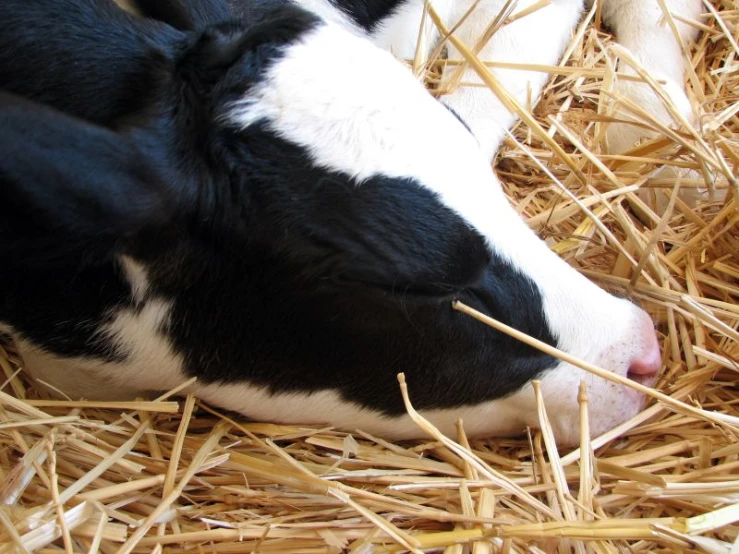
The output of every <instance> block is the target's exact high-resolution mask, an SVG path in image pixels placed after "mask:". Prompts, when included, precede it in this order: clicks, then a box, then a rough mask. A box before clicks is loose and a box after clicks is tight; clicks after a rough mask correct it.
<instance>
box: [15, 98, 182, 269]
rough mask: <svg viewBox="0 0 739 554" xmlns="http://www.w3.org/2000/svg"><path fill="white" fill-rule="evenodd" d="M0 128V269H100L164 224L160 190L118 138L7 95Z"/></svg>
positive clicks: (167, 205)
mask: <svg viewBox="0 0 739 554" xmlns="http://www.w3.org/2000/svg"><path fill="white" fill-rule="evenodd" d="M0 129H2V132H0V259H2V260H3V264H2V265H3V266H4V269H5V270H23V269H24V268H30V267H31V266H45V267H48V266H50V265H51V266H53V265H54V264H57V263H69V260H70V257H73V258H74V259H75V260H77V261H78V262H79V261H81V260H84V261H85V262H86V263H99V262H102V261H104V260H107V259H110V258H111V257H112V256H114V255H116V254H118V253H123V252H125V251H126V249H127V248H128V247H129V246H130V245H131V243H132V241H133V240H134V238H135V237H136V236H138V235H139V234H141V233H143V232H145V231H146V230H148V229H153V228H155V227H157V226H161V225H162V224H163V223H164V222H166V221H167V220H169V219H171V213H172V210H173V202H172V199H171V194H170V192H169V191H170V189H169V187H168V186H167V183H166V182H165V180H164V179H163V178H162V177H161V176H160V172H159V171H157V170H156V169H155V168H154V167H153V165H152V163H151V162H150V161H149V160H148V159H147V158H146V157H145V156H144V155H143V154H142V153H141V152H140V151H139V149H138V148H137V147H136V146H135V144H133V143H132V142H131V141H129V140H127V139H125V138H123V137H122V136H120V135H118V134H116V133H113V132H111V131H109V130H106V129H103V128H101V127H97V126H94V125H91V124H88V123H85V122H83V121H81V120H78V119H74V118H72V117H69V116H67V115H64V114H61V113H59V112H56V111H53V110H51V109H49V108H47V107H44V106H41V105H39V104H35V103H32V102H29V101H26V100H21V99H19V98H18V97H15V96H11V95H7V94H0Z"/></svg>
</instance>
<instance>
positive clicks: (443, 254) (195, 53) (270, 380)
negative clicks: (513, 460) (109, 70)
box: [0, 0, 660, 442]
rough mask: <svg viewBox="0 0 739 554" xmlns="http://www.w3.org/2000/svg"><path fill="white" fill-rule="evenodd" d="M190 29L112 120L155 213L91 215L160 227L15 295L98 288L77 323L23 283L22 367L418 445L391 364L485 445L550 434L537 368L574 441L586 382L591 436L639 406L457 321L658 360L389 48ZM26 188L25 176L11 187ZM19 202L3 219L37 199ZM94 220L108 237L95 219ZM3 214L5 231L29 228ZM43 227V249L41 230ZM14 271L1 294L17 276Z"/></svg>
mask: <svg viewBox="0 0 739 554" xmlns="http://www.w3.org/2000/svg"><path fill="white" fill-rule="evenodd" d="M75 2H76V3H78V4H79V0H75ZM82 4H85V2H82ZM90 9H91V10H92V11H94V9H93V8H90ZM95 9H97V8H95ZM160 15H161V14H160ZM180 17H181V18H180V19H179V20H178V21H184V22H185V23H183V24H182V25H180V27H194V29H193V30H187V31H183V32H180V33H179V34H176V35H175V34H172V35H171V36H172V37H174V38H173V39H172V41H171V46H168V47H167V48H164V49H163V52H164V54H165V58H167V60H168V61H167V63H166V64H164V65H163V64H162V62H161V57H162V52H161V51H159V52H158V54H157V59H158V60H159V61H158V62H157V63H158V67H165V66H166V68H167V71H168V73H167V76H166V78H165V79H162V77H161V76H159V77H158V84H157V96H156V98H153V99H152V100H151V101H150V102H149V104H147V106H146V108H145V109H141V108H140V107H137V110H138V111H137V112H136V113H132V114H126V117H124V118H117V119H116V121H115V122H110V123H107V122H103V123H104V124H109V125H111V126H117V127H118V132H119V134H125V136H126V140H127V141H129V143H130V142H131V141H132V142H133V143H136V144H139V145H141V144H143V145H146V151H147V157H146V160H148V161H147V162H146V164H147V166H148V165H152V166H155V167H159V166H160V173H164V174H166V178H156V179H153V180H152V181H151V182H153V183H155V184H156V186H155V190H156V195H155V197H156V198H157V199H158V200H157V201H156V202H143V201H139V200H138V199H141V198H144V199H146V198H147V197H148V196H147V194H143V195H142V193H141V190H140V186H139V185H138V184H137V181H131V180H129V179H113V181H114V182H115V183H116V185H115V186H116V187H125V188H127V190H128V195H126V194H124V195H123V196H127V197H128V198H129V199H130V201H129V202H125V201H124V202H105V203H101V209H106V210H109V211H110V215H111V217H114V216H117V215H118V214H119V212H120V211H121V210H126V209H132V210H134V209H135V210H137V211H136V213H140V205H141V204H142V203H143V204H146V205H147V206H148V207H149V210H148V211H147V217H146V218H145V221H146V225H143V226H141V225H130V226H127V227H126V228H125V230H124V229H118V228H116V227H115V226H111V227H110V229H111V230H112V232H115V233H118V234H119V235H120V239H121V240H115V241H112V242H110V243H105V244H106V245H107V246H106V248H107V251H106V252H105V253H104V254H100V255H98V256H97V257H96V258H95V259H94V260H89V258H88V262H87V263H86V264H81V263H80V257H79V255H78V253H79V249H77V250H75V253H74V255H72V254H69V253H64V263H66V264H67V267H66V271H67V272H68V273H69V272H72V273H75V274H78V275H81V276H82V277H81V279H83V282H84V283H85V284H86V287H79V286H77V287H76V286H75V284H74V282H72V283H70V284H65V286H64V287H63V289H64V290H63V292H62V293H61V294H62V295H63V296H64V297H65V299H64V301H59V299H58V298H57V299H55V298H44V297H43V296H44V294H46V293H45V289H44V288H43V287H42V286H40V285H39V286H38V287H37V288H36V289H34V290H28V288H27V287H26V288H25V289H23V291H24V292H23V294H25V296H26V297H31V296H33V297H34V298H36V299H37V300H35V301H39V300H38V299H39V298H40V299H41V300H40V301H42V302H50V303H51V302H54V301H55V300H56V301H57V305H64V306H68V307H69V306H74V305H75V302H77V301H78V300H79V299H81V298H85V299H86V300H85V301H84V304H85V305H86V306H89V309H88V310H87V311H85V312H84V313H83V312H79V311H75V310H76V308H72V307H69V308H68V309H69V313H63V312H64V310H62V309H57V310H56V311H54V313H53V314H51V315H52V318H51V320H47V321H45V322H43V323H41V322H39V321H38V320H32V321H31V322H29V321H27V319H28V318H25V319H24V316H23V313H24V310H26V311H27V308H24V302H28V301H29V298H21V297H22V296H23V294H21V295H18V296H17V297H15V299H14V300H13V301H7V302H6V303H5V304H0V306H2V307H3V312H0V320H2V321H4V322H5V324H6V326H7V327H8V328H9V329H10V330H11V331H12V332H13V333H14V334H15V335H16V337H17V338H18V339H19V343H20V344H22V345H25V347H26V349H27V350H29V351H33V352H34V353H35V354H34V355H29V356H28V357H27V361H28V360H29V359H32V358H34V356H35V358H34V359H37V360H39V363H38V364H33V363H29V365H37V366H41V365H44V364H46V365H48V364H49V363H52V362H53V361H54V360H56V361H58V360H59V358H60V357H61V356H64V357H67V358H70V357H73V358H75V359H76V360H77V363H78V365H79V366H80V367H82V366H84V367H85V368H88V370H89V372H88V374H89V375H96V376H98V377H99V376H105V379H106V380H107V382H108V383H109V386H108V389H107V390H105V391H102V392H101V394H105V395H108V394H109V393H111V390H110V389H111V388H115V387H120V388H121V389H125V390H130V389H131V388H133V389H135V390H151V389H158V388H166V387H170V386H175V385H176V384H178V383H180V382H181V381H182V380H184V379H185V378H187V377H189V376H197V377H198V379H199V384H198V385H197V386H196V388H195V389H194V390H195V391H196V392H197V393H198V394H200V395H201V396H203V397H204V398H206V399H208V400H210V401H212V402H214V403H216V404H220V405H222V406H225V407H227V408H231V409H235V410H238V411H241V412H243V413H245V414H247V415H250V416H254V417H259V418H264V419H274V420H280V421H287V422H296V423H312V422H315V423H329V424H334V425H338V426H342V427H348V428H353V427H362V428H364V429H366V430H369V431H374V432H380V433H383V434H385V435H386V436H391V437H396V438H407V437H412V436H415V435H418V434H420V432H419V430H418V429H416V428H415V427H414V426H413V425H412V423H410V421H409V420H408V418H407V417H406V416H404V409H403V403H402V399H401V396H400V393H399V390H398V386H397V380H396V374H397V373H399V372H404V373H405V374H406V378H407V380H408V383H409V390H410V395H411V399H412V401H413V403H414V405H415V407H416V408H417V409H420V410H422V411H424V412H425V413H426V414H427V415H428V417H429V418H431V419H432V420H433V421H435V422H436V423H437V424H438V425H439V426H440V427H441V428H442V430H443V431H445V432H448V433H451V432H453V428H454V427H453V426H454V422H455V421H456V419H457V418H458V417H460V416H463V417H464V418H465V422H466V428H467V430H468V432H470V433H472V434H483V433H487V434H511V433H517V432H520V431H521V430H522V429H523V428H524V427H525V426H526V425H536V424H537V418H536V409H535V402H534V396H533V392H532V390H531V386H530V383H531V381H532V379H540V380H542V383H543V391H544V396H545V400H546V402H547V406H548V408H549V413H550V417H551V419H552V420H553V425H554V429H555V432H556V434H557V436H558V438H559V439H560V440H561V441H563V442H573V441H574V440H575V439H576V436H577V429H578V423H577V418H578V408H577V388H578V385H579V383H580V381H581V380H585V381H586V382H587V383H588V384H589V387H590V398H591V399H592V401H593V402H592V407H591V429H592V431H593V433H600V432H603V431H605V430H607V429H609V428H611V427H613V426H614V425H615V424H618V423H620V422H621V421H623V420H624V419H626V418H628V417H630V416H632V415H634V414H635V413H636V412H637V411H638V410H639V409H640V408H641V404H642V398H641V397H640V396H639V395H638V394H636V393H634V392H633V391H632V390H630V389H628V388H626V387H622V386H617V385H613V384H610V383H608V382H606V381H604V380H602V379H599V378H596V377H593V376H591V375H588V374H585V373H584V372H582V371H581V370H579V369H576V368H574V367H572V366H570V365H568V364H565V363H562V362H559V361H557V360H555V359H553V358H551V357H549V356H547V355H544V354H542V353H540V352H538V351H536V350H534V349H532V348H530V347H528V346H526V345H524V344H521V343H519V342H517V341H515V340H514V339H511V338H509V337H508V336H506V335H503V334H501V333H498V332H497V331H494V330H492V329H489V328H487V327H484V326H482V325H481V324H479V323H478V322H476V321H473V320H471V319H470V318H468V317H466V316H464V315H462V314H459V313H458V312H455V311H453V310H452V308H451V303H452V301H453V300H455V299H459V300H462V301H464V302H466V303H468V304H470V305H471V306H473V307H476V308H478V309H479V310H481V311H483V312H486V313H488V314H490V315H492V316H493V317H496V318H497V319H499V320H501V321H503V322H505V323H507V324H509V325H511V326H513V327H515V328H517V329H519V330H521V331H524V332H526V333H528V334H530V335H532V336H534V337H536V338H538V339H540V340H542V341H544V342H546V343H549V344H551V345H555V346H557V347H559V348H561V349H562V350H565V351H567V352H569V353H571V354H573V355H575V356H578V357H581V358H583V359H585V360H587V361H590V362H593V363H596V364H599V365H602V366H603V367H606V368H607V369H609V370H611V371H613V372H616V373H618V374H620V375H628V376H630V377H632V378H634V379H636V380H639V381H642V382H649V381H651V380H652V379H653V376H654V374H655V373H656V372H657V370H658V369H659V364H660V360H659V350H658V348H657V345H656V338H655V335H654V331H653V329H652V323H651V320H650V319H649V318H648V316H647V315H646V314H645V313H644V312H643V311H641V310H640V309H638V308H637V307H635V306H634V305H633V304H631V303H630V302H628V301H627V300H624V299H619V298H616V297H614V296H611V295H609V294H607V293H606V292H604V291H602V290H601V289H599V288H598V287H596V286H595V285H593V284H592V283H590V282H589V281H588V280H587V279H585V278H584V277H582V276H581V275H580V274H578V273H577V272H576V271H575V270H573V269H572V268H570V267H569V266H568V265H567V264H566V263H564V262H563V261H562V260H560V259H559V258H558V257H557V256H555V255H554V254H553V253H552V252H551V251H550V250H549V249H548V248H547V247H546V245H545V244H544V243H543V242H541V241H540V240H539V239H538V238H537V237H536V236H535V235H534V234H533V233H532V232H531V231H530V230H529V229H528V228H527V227H526V225H525V224H524V223H523V222H522V220H521V219H520V218H519V217H518V215H517V214H516V213H515V211H514V210H513V209H512V208H511V206H510V205H509V203H508V200H507V199H506V197H505V196H504V194H503V192H502V190H501V187H500V184H499V182H498V181H497V180H496V177H495V175H494V173H493V172H492V171H491V169H490V166H489V163H488V161H487V160H486V159H485V156H484V155H483V154H482V153H481V152H480V149H479V147H478V145H477V143H476V141H475V139H474V137H473V136H472V135H471V134H470V133H469V132H468V130H467V129H466V127H465V126H464V125H463V124H462V123H461V122H460V121H459V120H458V119H457V118H456V117H455V115H454V114H453V113H451V112H450V111H448V110H447V109H446V108H445V107H444V106H442V105H441V104H439V103H437V102H436V101H435V100H434V99H433V98H432V97H431V96H430V95H428V94H427V93H426V91H425V90H424V89H423V87H422V86H421V85H420V84H418V83H417V82H416V80H415V79H414V78H413V76H412V75H411V74H410V73H409V72H408V71H407V70H406V69H405V68H404V67H402V66H401V65H400V64H399V63H398V62H397V61H396V60H394V59H393V58H392V57H391V56H390V55H389V54H387V53H385V52H383V51H381V50H379V49H377V48H375V47H374V46H372V45H371V44H370V43H369V42H368V41H366V40H364V39H362V38H359V37H356V36H354V35H352V34H350V33H348V32H346V31H344V30H342V29H341V28H338V27H336V26H334V25H331V24H327V23H325V22H323V21H321V20H319V19H318V18H316V17H314V16H313V15H311V14H309V13H307V12H305V11H302V10H301V9H298V8H296V7H294V6H291V5H283V6H279V7H277V8H274V9H270V10H265V11H264V12H263V13H261V14H260V17H259V18H258V19H259V20H258V21H256V22H255V21H247V20H244V19H240V20H235V21H230V22H226V23H223V22H219V23H211V22H208V21H199V20H196V19H188V18H186V17H183V16H181V15H180ZM119 24H120V25H132V26H135V25H136V23H135V22H134V21H133V20H128V19H125V20H124V19H121V21H120V23H119ZM140 32H141V35H142V37H143V38H141V40H142V42H143V43H144V44H149V43H156V44H160V45H161V44H162V41H161V40H159V39H156V40H155V38H149V34H150V33H152V32H154V31H151V30H149V28H147V29H146V30H142V31H140ZM147 41H148V42H147ZM143 60H144V61H141V60H140V59H139V61H137V62H136V63H146V57H145V56H144V57H143ZM1 70H2V67H0V71H1ZM115 86H117V87H125V86H127V84H126V82H124V81H122V82H119V83H116V85H115ZM100 102H103V103H104V102H105V98H101V99H100ZM103 111H104V110H103ZM120 121H126V122H135V124H132V123H127V124H126V125H125V126H121V124H120ZM23 144H26V143H23ZM85 148H86V147H82V153H83V154H84V153H85V151H86V150H85ZM90 152H92V150H91V151H90ZM142 159H143V157H142ZM151 160H156V163H154V162H152V161H151ZM46 162H47V160H44V159H41V160H39V163H46ZM3 169H4V168H3ZM157 175H158V174H157ZM27 186H29V184H28V183H27V182H26V181H25V179H24V178H23V174H22V173H19V174H18V178H17V179H14V180H13V181H12V182H11V183H10V185H9V188H10V189H11V190H14V189H15V188H21V189H23V188H25V187H27ZM60 186H61V185H60ZM149 186H154V185H149ZM6 190H7V188H6V189H4V192H3V194H4V195H8V198H10V199H11V202H10V203H6V202H5V201H4V200H5V198H3V206H7V208H3V210H6V209H8V210H14V209H16V208H18V206H19V203H23V202H26V201H28V200H27V199H28V196H27V195H26V196H24V195H22V194H20V195H19V194H15V193H12V194H10V193H7V192H5V191H6ZM77 193H78V192H77V191H76V189H74V188H73V189H71V190H70V191H68V193H65V192H63V191H60V192H58V194H59V196H60V197H63V196H64V194H72V195H74V194H77ZM55 194H56V193H55ZM162 198H164V199H166V200H165V201H163V202H162V201H161V199H162ZM18 199H20V200H18ZM94 200H95V195H92V196H91V198H90V202H93V201H94ZM33 201H34V202H37V203H40V204H41V207H42V208H43V209H44V210H47V209H48V210H53V209H54V206H53V204H54V203H53V202H52V201H50V199H49V198H44V197H40V198H34V199H33ZM14 202H15V207H14V204H13V203H14ZM81 214H82V216H81V217H83V218H85V217H87V218H88V219H87V220H86V223H85V226H84V229H85V232H88V233H89V234H90V237H94V236H95V235H96V234H97V233H96V231H95V228H96V227H97V226H98V225H100V221H99V218H98V219H94V218H93V219H89V214H88V213H87V211H84V210H83V211H81ZM159 214H164V215H162V216H160V215H159ZM3 217H5V213H3ZM96 217H97V216H96ZM103 219H104V218H103ZM10 221H11V224H10V225H11V228H10V229H9V230H8V232H9V233H11V235H12V234H18V233H24V232H26V231H25V230H24V229H25V227H26V226H27V225H29V224H32V222H22V221H14V220H12V219H11V220H10ZM131 221H138V219H136V218H132V219H131ZM103 228H105V229H107V228H108V227H106V226H105V224H104V221H103ZM33 232H34V233H36V235H38V237H39V240H40V241H43V240H47V236H46V234H47V233H48V229H45V228H40V229H39V230H38V232H36V231H35V230H34V231H33ZM56 232H57V237H64V236H65V234H66V233H67V232H68V229H66V228H64V227H63V228H60V229H57V230H56ZM116 236H117V235H116ZM124 238H125V240H123V239H124ZM58 240H63V239H62V238H58ZM90 240H92V239H90ZM4 248H6V246H4ZM32 251H33V248H32V247H29V248H28V249H24V250H23V251H21V252H14V256H15V262H14V263H15V264H16V265H19V266H25V265H29V264H31V260H30V259H28V257H27V256H26V255H25V254H24V252H32ZM2 254H3V255H5V252H2ZM37 273H38V279H39V280H43V281H45V282H48V281H49V280H53V279H54V278H55V277H54V275H50V274H48V272H47V273H44V272H43V271H41V272H37ZM42 274H43V275H42ZM1 275H2V283H0V286H1V287H2V290H3V291H5V290H15V289H18V288H19V285H18V282H19V281H21V280H22V279H23V278H22V277H20V274H19V273H18V272H13V273H12V274H10V273H8V272H5V273H2V274H1ZM11 281H12V282H11ZM9 282H10V283H9ZM13 286H14V287H15V289H13V288H12V287H13ZM91 287H92V290H94V291H95V292H94V294H92V297H93V298H92V299H90V294H91V292H90V291H91ZM20 288H22V287H20ZM59 289H60V287H59V286H56V287H53V286H52V287H51V289H50V290H54V291H56V292H57V293H59V292H60V290H59ZM100 291H105V293H103V292H100ZM54 318H56V321H54ZM41 327H43V329H45V330H40V328H41ZM65 334H66V335H69V336H72V335H74V337H75V340H66V339H69V336H66V335H65ZM60 336H62V337H65V336H66V339H65V340H61V341H60V340H59V338H60ZM65 341H66V342H65ZM70 345H71V346H70ZM39 352H42V353H47V354H49V356H51V357H52V358H53V359H52V358H48V357H47V358H43V356H38V355H37V354H38V353H39ZM41 360H43V363H41V362H40V361H41ZM50 360H51V361H50ZM31 369H32V370H33V368H31ZM39 369H40V368H39ZM39 372H40V371H37V373H39ZM57 384H61V383H57ZM71 392H72V393H74V391H71Z"/></svg>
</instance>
